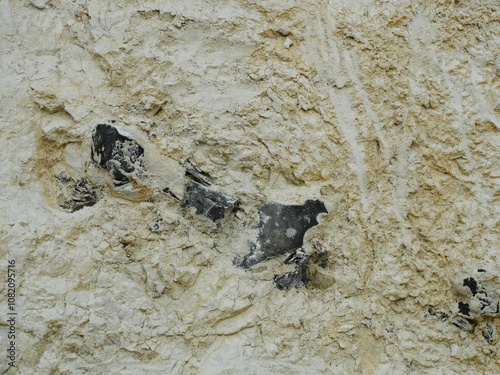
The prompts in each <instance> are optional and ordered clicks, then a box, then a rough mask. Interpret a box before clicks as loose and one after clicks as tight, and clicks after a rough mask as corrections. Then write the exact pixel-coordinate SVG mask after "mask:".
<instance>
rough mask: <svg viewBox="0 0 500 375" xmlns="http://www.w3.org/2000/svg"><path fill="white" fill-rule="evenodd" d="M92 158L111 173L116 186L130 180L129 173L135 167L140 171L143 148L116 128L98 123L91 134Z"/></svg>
mask: <svg viewBox="0 0 500 375" xmlns="http://www.w3.org/2000/svg"><path fill="white" fill-rule="evenodd" d="M91 156H92V160H93V161H94V162H95V163H97V164H98V165H99V166H101V167H102V168H104V169H106V170H107V171H109V172H110V173H111V175H112V176H113V178H114V180H115V185H116V186H121V185H124V184H126V183H127V182H129V181H130V178H129V176H128V175H129V174H130V173H132V172H134V171H135V170H136V168H137V167H139V168H140V169H141V170H139V172H141V171H142V165H143V164H142V163H143V158H144V149H143V148H142V147H141V145H139V144H138V143H137V142H136V141H134V140H133V139H130V138H129V137H126V136H124V135H122V134H121V133H120V132H119V131H118V129H117V128H115V127H114V126H111V125H107V124H99V125H97V127H96V128H95V130H94V134H93V135H92V154H91Z"/></svg>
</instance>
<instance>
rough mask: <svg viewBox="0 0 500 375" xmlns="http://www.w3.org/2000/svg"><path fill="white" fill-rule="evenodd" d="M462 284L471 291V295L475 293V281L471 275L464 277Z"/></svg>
mask: <svg viewBox="0 0 500 375" xmlns="http://www.w3.org/2000/svg"><path fill="white" fill-rule="evenodd" d="M463 285H464V286H466V287H468V288H469V289H470V291H471V292H472V295H473V296H475V295H476V293H477V282H476V280H474V279H473V278H472V277H468V278H466V279H464V284H463Z"/></svg>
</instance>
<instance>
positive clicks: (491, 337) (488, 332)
mask: <svg viewBox="0 0 500 375" xmlns="http://www.w3.org/2000/svg"><path fill="white" fill-rule="evenodd" d="M482 333H483V337H484V339H485V340H486V342H487V343H488V344H490V345H493V344H494V343H495V341H496V340H495V339H496V330H495V326H494V325H493V324H491V323H488V322H487V323H485V324H484V326H483V329H482Z"/></svg>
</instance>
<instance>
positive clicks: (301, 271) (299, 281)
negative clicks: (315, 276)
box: [274, 258, 307, 290]
mask: <svg viewBox="0 0 500 375" xmlns="http://www.w3.org/2000/svg"><path fill="white" fill-rule="evenodd" d="M306 268H307V258H306V259H304V260H303V261H302V262H301V263H300V264H298V265H297V267H296V268H295V270H293V271H291V272H287V273H284V274H282V275H274V284H275V285H276V288H278V289H279V290H289V289H291V288H298V287H299V286H301V285H304V284H306V283H307V271H306Z"/></svg>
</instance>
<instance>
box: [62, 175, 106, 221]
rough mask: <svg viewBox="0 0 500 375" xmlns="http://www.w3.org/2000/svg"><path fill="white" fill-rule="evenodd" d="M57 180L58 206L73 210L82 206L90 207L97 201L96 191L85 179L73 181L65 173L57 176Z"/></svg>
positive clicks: (69, 210)
mask: <svg viewBox="0 0 500 375" xmlns="http://www.w3.org/2000/svg"><path fill="white" fill-rule="evenodd" d="M57 179H58V181H59V188H60V190H59V197H58V200H59V206H60V207H61V208H62V209H64V210H66V211H68V212H75V211H78V210H81V209H82V208H84V207H90V206H93V205H94V204H96V203H97V202H98V201H99V196H98V195H97V192H96V191H95V190H94V189H93V187H92V186H91V185H90V183H89V182H88V181H87V180H85V179H83V178H82V179H80V180H79V181H75V180H74V179H73V178H71V177H68V176H67V175H66V174H65V173H61V174H60V175H59V176H58V177H57Z"/></svg>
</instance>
